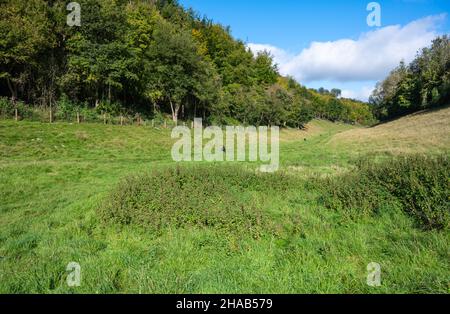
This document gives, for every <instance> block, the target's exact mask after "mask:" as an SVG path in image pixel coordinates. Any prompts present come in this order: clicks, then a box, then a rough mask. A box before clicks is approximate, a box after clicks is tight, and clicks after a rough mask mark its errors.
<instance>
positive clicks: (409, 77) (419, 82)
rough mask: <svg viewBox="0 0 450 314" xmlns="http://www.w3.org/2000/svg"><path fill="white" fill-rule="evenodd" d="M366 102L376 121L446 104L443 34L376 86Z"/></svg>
mask: <svg viewBox="0 0 450 314" xmlns="http://www.w3.org/2000/svg"><path fill="white" fill-rule="evenodd" d="M370 102H371V103H372V105H373V111H374V113H375V115H376V116H377V118H378V119H380V120H386V119H392V118H397V117H399V116H403V115H405V114H409V113H413V112H416V111H420V110H424V109H429V108H434V107H439V106H443V105H448V104H449V102H450V39H449V37H448V36H446V35H444V36H442V37H438V38H436V39H435V40H434V41H433V44H432V45H431V47H426V48H424V49H422V51H420V52H419V53H418V54H417V56H416V58H415V59H414V60H413V61H412V62H411V63H410V64H409V65H406V64H405V63H404V62H401V63H400V65H399V66H398V67H397V68H396V69H394V70H393V71H392V72H391V73H390V74H389V75H388V77H387V78H386V79H385V80H384V81H382V82H380V83H378V85H377V88H376V90H375V91H374V93H373V95H372V97H371V99H370Z"/></svg>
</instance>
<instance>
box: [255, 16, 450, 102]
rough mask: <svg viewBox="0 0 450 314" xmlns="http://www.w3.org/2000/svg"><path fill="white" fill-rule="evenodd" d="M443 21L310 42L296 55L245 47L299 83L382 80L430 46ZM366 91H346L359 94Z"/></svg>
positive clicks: (428, 20) (270, 48) (435, 18)
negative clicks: (264, 53) (268, 55)
mask: <svg viewBox="0 0 450 314" xmlns="http://www.w3.org/2000/svg"><path fill="white" fill-rule="evenodd" d="M445 18H446V14H441V15H436V16H429V17H426V18H423V19H419V20H416V21H413V22H411V23H409V24H407V25H405V26H400V25H394V26H386V27H383V28H379V29H377V30H374V31H371V32H367V33H364V34H362V35H361V36H360V37H359V39H357V40H352V39H340V40H336V41H329V42H312V43H311V44H310V46H309V47H308V48H306V49H304V50H303V51H301V52H300V53H299V54H297V55H295V54H292V53H289V52H287V51H284V50H283V49H280V48H277V47H274V46H272V45H263V44H248V47H249V48H250V49H251V50H252V51H254V52H258V51H262V50H267V51H269V52H270V53H271V54H272V55H273V56H274V60H275V62H276V63H277V64H278V66H279V69H280V72H281V73H282V74H283V75H291V76H293V77H295V78H296V79H297V80H299V81H300V82H302V83H308V82H316V81H325V80H327V81H335V82H361V81H374V80H381V79H383V78H384V77H385V76H386V75H387V74H388V73H389V71H391V70H392V69H393V68H394V67H396V66H397V65H398V64H399V62H400V61H401V60H405V62H407V63H408V62H410V61H411V60H412V59H413V58H414V57H415V55H416V53H417V51H418V50H420V49H421V48H423V47H425V46H428V45H430V43H431V41H432V40H433V39H434V38H435V37H436V36H437V35H438V34H437V28H438V25H439V23H441V22H442V21H443V20H445ZM366 91H367V90H361V91H346V92H347V95H349V94H350V93H353V94H354V95H355V94H357V93H359V94H360V95H361V94H362V93H364V94H365V93H366Z"/></svg>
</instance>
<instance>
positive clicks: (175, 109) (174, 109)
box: [169, 97, 181, 123]
mask: <svg viewBox="0 0 450 314" xmlns="http://www.w3.org/2000/svg"><path fill="white" fill-rule="evenodd" d="M169 102H170V110H171V111H172V120H173V122H175V123H176V122H178V113H179V112H180V108H181V107H180V105H177V104H175V105H174V104H173V102H172V99H171V98H170V97H169Z"/></svg>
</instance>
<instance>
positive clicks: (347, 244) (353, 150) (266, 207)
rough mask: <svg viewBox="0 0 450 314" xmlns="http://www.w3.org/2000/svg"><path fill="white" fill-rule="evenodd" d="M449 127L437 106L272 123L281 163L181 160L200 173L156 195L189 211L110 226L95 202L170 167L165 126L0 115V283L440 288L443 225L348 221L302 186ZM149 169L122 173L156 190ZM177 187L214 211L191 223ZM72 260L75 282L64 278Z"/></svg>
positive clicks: (443, 136) (261, 289)
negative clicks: (387, 116) (369, 117)
mask: <svg viewBox="0 0 450 314" xmlns="http://www.w3.org/2000/svg"><path fill="white" fill-rule="evenodd" d="M415 119H426V121H427V123H426V125H423V126H420V128H419V125H420V124H419V122H418V121H415ZM449 125H450V110H449V109H448V108H447V109H443V110H440V111H436V112H432V113H427V114H422V115H418V116H414V117H408V118H404V119H401V120H399V121H395V122H392V123H389V124H385V125H381V126H377V127H375V128H372V129H361V128H358V127H353V126H349V125H343V124H333V123H330V122H326V121H314V122H312V123H311V124H310V125H309V126H308V129H307V130H306V131H297V130H284V131H282V133H281V151H280V158H281V168H282V169H281V171H280V172H279V173H277V174H273V175H267V176H258V175H256V174H254V172H252V171H251V170H252V169H254V167H255V165H253V164H249V163H243V164H238V165H226V167H219V166H218V165H210V164H206V163H200V164H199V165H196V166H194V168H189V167H192V166H186V167H188V168H183V171H185V173H189V171H190V170H192V172H193V173H200V174H202V175H201V176H200V175H199V176H198V177H195V176H193V177H192V178H190V179H189V180H192V181H189V182H190V183H191V184H194V189H189V190H183V191H181V192H180V193H177V192H176V191H175V192H174V191H171V190H168V193H169V196H172V197H173V198H174V199H176V200H178V199H183V200H185V202H186V203H185V204H184V205H186V204H188V205H189V206H190V207H189V208H190V210H191V211H189V212H187V213H188V215H190V216H189V217H193V218H192V219H191V218H190V219H191V220H189V219H187V218H186V219H184V220H183V219H181V220H179V219H172V220H169V222H168V223H167V224H165V225H163V226H162V227H161V226H158V227H155V228H150V227H149V226H151V223H152V220H151V219H150V220H148V219H147V220H145V219H142V221H141V220H139V219H137V220H131V221H129V222H128V223H126V224H119V223H114V222H112V221H110V220H108V219H105V217H104V215H102V213H104V211H105V208H108V207H107V206H106V205H105V204H109V203H112V204H115V203H114V202H113V201H114V200H116V201H117V200H118V201H119V202H120V200H121V196H120V191H121V190H117V189H118V184H122V185H123V184H124V183H123V182H124V181H123V179H124V178H125V177H128V176H130V175H133V176H134V177H137V178H141V179H142V174H144V173H148V172H151V171H160V172H161V173H160V174H161V175H164V171H165V170H164V169H172V168H171V166H172V165H173V162H172V159H171V155H170V150H171V146H172V143H173V141H172V140H171V138H170V130H164V129H163V130H158V129H151V128H147V127H138V126H123V127H121V126H109V125H107V126H105V125H100V124H81V125H76V124H66V123H55V124H40V123H32V122H18V123H17V122H14V121H0V200H1V202H0V292H1V293H431V292H437V293H449V292H450V290H449V289H450V286H449V283H450V263H449V261H450V253H449V244H450V234H449V232H448V231H447V230H430V231H426V230H423V229H421V228H418V227H417V226H416V225H415V222H414V220H413V219H412V218H411V217H410V216H408V215H406V214H405V213H404V212H403V211H402V210H400V209H399V208H397V207H395V206H393V207H390V208H384V209H383V210H381V211H380V212H379V213H377V214H376V215H365V216H362V217H359V218H358V219H350V218H349V217H347V216H345V215H343V214H341V213H340V212H338V211H334V210H330V209H328V208H326V207H325V206H324V205H323V204H322V202H321V201H320V197H321V195H322V191H321V188H320V186H319V187H318V186H317V185H316V184H314V183H313V182H316V180H317V178H321V177H325V176H331V177H335V176H339V175H340V174H342V173H348V172H351V171H352V170H353V169H354V166H353V164H354V161H355V160H356V159H358V158H359V157H361V156H364V155H367V154H371V153H373V152H375V153H376V154H377V156H381V157H382V158H387V157H388V156H391V155H393V154H398V153H401V152H404V151H406V152H414V151H418V152H424V151H429V152H431V153H432V154H435V153H438V152H441V153H444V154H447V155H448V154H449V152H450V151H449V149H450V143H449V134H450V133H449V129H448V126H449ZM404 130H406V131H407V132H406V134H405V133H403V132H402V131H404ZM399 147H400V149H399ZM198 167H200V168H198ZM227 167H229V168H227ZM236 167H238V168H236ZM218 168H220V169H221V170H219V169H218ZM224 169H225V170H224ZM228 169H229V171H228ZM202 171H203V172H202ZM224 171H225V172H224ZM166 175H167V174H166ZM215 175H217V178H218V179H217V180H216V179H214V178H215ZM151 178H152V177H151V176H150V179H148V180H147V181H143V183H142V184H140V183H139V182H140V181H139V180H140V179H138V181H132V182H134V183H133V184H135V187H134V188H135V190H136V189H137V190H139V191H141V192H142V191H144V192H147V193H149V194H151V193H152V191H154V192H155V193H160V194H161V193H163V192H165V191H166V190H163V187H164V183H165V180H162V179H161V180H156V179H151ZM205 178H206V179H205ZM120 182H122V183H120ZM145 182H148V183H145ZM167 182H170V175H169V176H168V180H167ZM195 184H198V186H196V185H195ZM210 184H214V186H217V187H219V188H221V189H222V190H220V189H219V191H223V193H222V194H221V193H216V192H215V191H214V189H210ZM141 186H144V188H141ZM152 189H153V190H152ZM216 190H217V189H216ZM133 191H134V190H133ZM190 193H192V194H190ZM202 193H204V194H202ZM208 193H210V194H208ZM189 195H193V196H196V197H197V198H198V197H199V196H201V195H205V199H209V200H212V201H213V202H215V203H217V204H212V205H213V207H214V208H215V209H217V210H216V211H213V212H211V213H208V214H210V216H208V217H212V218H211V219H213V220H214V219H217V221H215V223H211V224H208V223H205V222H202V223H198V217H197V216H195V215H196V214H197V213H198V211H196V209H202V208H203V207H204V206H209V205H211V204H208V203H206V202H204V201H202V202H200V203H199V204H197V203H195V201H194V200H195V199H197V198H196V197H192V198H189ZM209 196H211V197H209ZM167 202H168V203H167V204H169V205H170V206H171V207H170V210H172V212H171V213H173V214H174V215H177V213H178V214H180V213H179V212H177V208H176V203H174V202H170V200H168V201H167ZM169 205H167V206H168V207H167V209H168V210H169ZM216 205H217V206H216ZM105 206H106V207H105ZM184 207H186V206H184ZM236 208H242V212H243V213H245V215H239V214H238V213H237V212H236V210H235V209H236ZM228 209H230V210H228ZM163 214H164V213H163ZM182 214H183V213H181V215H182ZM173 217H175V218H179V217H181V216H172V218H173ZM217 217H219V218H220V219H219V218H217ZM242 217H250V218H249V221H250V220H251V219H252V220H251V221H252V222H251V223H249V222H248V221H246V220H243V219H244V218H242ZM169 218H170V217H169ZM181 218H185V217H181ZM145 221H147V222H149V223H148V224H146V223H141V222H145ZM233 222H237V223H233ZM72 261H74V262H77V263H79V264H80V265H81V274H82V282H81V286H80V287H73V288H71V287H68V286H67V284H66V276H67V271H66V266H67V264H68V263H69V262H72ZM371 262H377V263H379V264H380V265H381V267H382V274H381V276H382V285H381V286H380V287H369V286H368V285H367V284H366V279H367V269H366V268H367V265H368V264H369V263H371Z"/></svg>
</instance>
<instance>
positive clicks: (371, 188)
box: [320, 155, 450, 229]
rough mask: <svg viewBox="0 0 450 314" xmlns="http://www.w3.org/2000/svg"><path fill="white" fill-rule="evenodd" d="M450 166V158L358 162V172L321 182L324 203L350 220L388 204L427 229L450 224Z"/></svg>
mask: <svg viewBox="0 0 450 314" xmlns="http://www.w3.org/2000/svg"><path fill="white" fill-rule="evenodd" d="M449 180H450V163H449V159H448V157H447V156H444V155H441V156H435V157H431V156H428V157H427V156H423V155H412V156H403V157H397V158H393V159H389V160H386V161H383V162H381V163H379V162H374V160H373V159H370V158H365V159H361V160H359V161H358V162H357V165H356V171H355V172H352V173H348V174H345V175H342V176H339V177H337V178H327V179H320V184H321V186H323V187H325V195H324V197H323V201H324V202H325V205H326V206H327V207H329V208H332V209H335V210H338V211H342V212H344V213H346V214H349V215H350V216H355V215H361V214H362V215H365V214H372V213H376V212H377V211H379V210H380V208H381V207H382V206H386V204H391V205H393V204H400V206H401V207H402V208H403V210H404V211H405V212H407V213H408V214H410V215H411V216H412V217H414V218H415V219H416V221H417V222H418V223H419V224H420V225H421V226H422V227H423V228H426V229H448V228H449V224H450V198H449V195H450V187H449V184H450V181H449Z"/></svg>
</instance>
